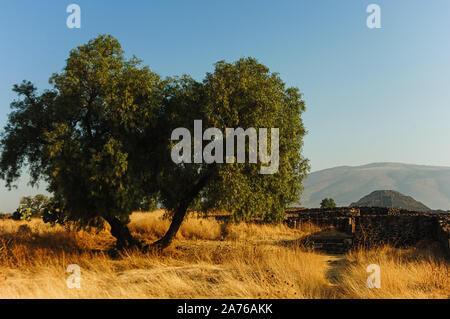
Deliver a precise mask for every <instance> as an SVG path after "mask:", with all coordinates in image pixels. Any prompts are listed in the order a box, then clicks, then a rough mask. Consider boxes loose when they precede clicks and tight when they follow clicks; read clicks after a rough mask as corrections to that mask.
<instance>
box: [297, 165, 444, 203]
mask: <svg viewBox="0 0 450 319" xmlns="http://www.w3.org/2000/svg"><path fill="white" fill-rule="evenodd" d="M303 186H304V191H303V194H302V195H301V197H300V205H299V204H295V205H296V206H304V207H319V206H320V202H321V201H322V199H324V198H325V197H331V198H333V199H334V201H335V202H336V204H337V205H338V206H348V205H350V203H353V202H355V201H357V200H358V199H360V198H361V197H363V196H365V195H367V194H370V193H371V192H373V191H376V190H380V189H392V190H396V191H398V192H401V193H403V194H408V195H410V196H412V197H413V198H415V199H416V200H418V201H420V202H422V203H423V204H424V205H426V206H428V207H430V208H432V209H443V210H449V209H450V167H439V166H424V165H410V164H401V163H373V164H368V165H363V166H340V167H335V168H330V169H325V170H321V171H317V172H313V173H311V174H309V175H308V177H307V179H306V180H305V182H304V184H303Z"/></svg>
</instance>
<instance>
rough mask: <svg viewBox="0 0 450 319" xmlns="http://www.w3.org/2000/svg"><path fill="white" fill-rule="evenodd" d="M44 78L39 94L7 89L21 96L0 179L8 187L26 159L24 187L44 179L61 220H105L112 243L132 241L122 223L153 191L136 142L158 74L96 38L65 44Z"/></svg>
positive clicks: (112, 42) (26, 85)
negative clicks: (58, 66) (59, 63)
mask: <svg viewBox="0 0 450 319" xmlns="http://www.w3.org/2000/svg"><path fill="white" fill-rule="evenodd" d="M50 83H51V84H52V86H53V88H52V89H51V90H48V91H45V92H43V93H42V94H38V93H37V89H36V88H35V87H34V86H33V85H32V83H31V82H26V81H24V82H23V83H22V84H20V85H15V86H14V89H13V90H14V91H15V92H16V93H17V94H18V95H19V97H20V98H21V99H20V100H18V101H15V102H13V103H12V104H11V107H12V109H13V112H12V113H11V114H10V115H9V121H8V123H7V125H6V127H5V130H4V132H3V134H2V137H1V157H0V173H1V177H2V178H3V179H5V180H6V184H7V186H8V187H11V186H12V185H13V182H14V181H15V180H16V179H17V178H18V177H19V176H20V174H21V169H22V167H24V166H25V164H28V165H29V169H30V176H31V184H35V183H37V182H38V181H39V180H41V179H42V180H45V181H46V182H47V183H48V190H49V192H51V193H53V194H54V195H55V200H56V201H58V203H59V206H60V207H61V208H64V210H63V211H64V213H65V214H66V217H67V218H66V219H67V220H69V221H72V222H75V223H77V224H78V225H80V226H98V227H102V226H103V221H104V220H106V221H107V222H108V223H109V224H110V226H111V233H112V235H113V236H115V237H116V238H117V245H118V246H119V247H125V246H131V245H138V244H139V243H138V242H137V241H136V240H135V239H134V238H133V237H132V236H131V234H130V232H129V230H128V228H126V226H125V225H126V223H127V221H128V218H129V215H130V213H131V212H132V211H133V210H135V209H137V208H138V207H139V204H140V203H141V200H142V198H144V196H148V195H149V194H152V191H153V189H152V187H151V185H152V183H150V182H149V180H151V179H152V176H150V175H151V172H147V171H146V170H145V168H146V166H147V163H145V161H147V160H149V156H148V154H143V153H141V151H140V148H141V147H140V145H141V144H142V138H143V137H145V138H148V137H149V136H148V134H145V132H146V130H147V129H148V128H149V127H151V125H152V120H153V118H154V116H153V112H155V111H157V108H158V107H159V106H160V102H159V100H160V93H159V91H160V89H161V88H162V81H161V79H160V77H159V76H158V75H157V74H156V73H153V72H151V71H150V70H149V69H148V68H147V67H141V65H140V61H139V60H138V59H136V58H135V57H133V58H131V59H129V60H126V59H125V58H124V56H123V51H122V49H121V46H120V44H119V42H118V41H117V40H116V39H114V38H113V37H111V36H104V35H101V36H99V37H97V38H95V39H93V40H91V41H89V42H88V43H87V44H86V45H83V46H79V47H78V48H76V49H73V50H72V51H71V52H70V56H69V58H68V59H67V63H66V66H65V67H64V69H63V71H62V72H61V73H55V74H53V76H52V77H51V79H50ZM144 163H145V166H143V164H144ZM144 181H145V183H144Z"/></svg>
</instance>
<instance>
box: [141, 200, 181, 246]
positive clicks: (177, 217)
mask: <svg viewBox="0 0 450 319" xmlns="http://www.w3.org/2000/svg"><path fill="white" fill-rule="evenodd" d="M188 206H189V205H181V207H179V208H177V209H176V210H175V211H174V215H173V218H172V223H171V224H170V227H169V230H168V231H167V232H166V234H165V235H164V236H163V237H162V238H161V239H159V240H157V241H156V242H154V243H153V244H151V246H150V247H154V248H157V249H159V250H162V249H164V248H167V247H168V246H170V244H171V243H172V241H173V239H174V238H175V236H176V234H177V232H178V230H179V229H180V226H181V224H182V223H183V220H184V216H186V213H187V209H188Z"/></svg>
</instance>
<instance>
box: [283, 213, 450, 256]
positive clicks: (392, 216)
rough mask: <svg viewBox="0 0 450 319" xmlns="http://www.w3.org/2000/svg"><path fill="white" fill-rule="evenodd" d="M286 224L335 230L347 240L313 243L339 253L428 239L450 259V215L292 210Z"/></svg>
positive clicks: (408, 244) (317, 239) (286, 216)
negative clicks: (351, 249)
mask: <svg viewBox="0 0 450 319" xmlns="http://www.w3.org/2000/svg"><path fill="white" fill-rule="evenodd" d="M284 222H285V223H286V224H287V225H288V226H290V227H297V226H298V225H299V224H301V223H308V222H309V223H313V224H317V225H319V226H334V228H335V229H336V230H337V231H339V232H341V233H343V234H345V235H344V237H343V238H340V239H339V238H328V239H326V238H325V239H324V238H322V239H320V238H313V239H312V242H315V245H316V246H317V245H319V247H321V246H322V247H324V248H325V250H332V251H336V252H337V253H339V252H344V251H345V250H348V249H349V248H351V247H353V246H364V247H370V246H373V245H379V244H391V245H393V246H396V247H405V246H410V245H414V244H416V243H418V242H419V241H420V240H424V239H428V240H432V241H437V242H439V243H440V244H441V245H442V247H443V249H444V251H445V252H446V253H447V254H449V255H450V214H449V213H424V212H415V211H410V210H407V209H399V208H385V207H337V208H313V209H306V208H288V209H287V210H286V214H285V220H284ZM326 245H328V246H326ZM327 247H328V248H330V249H327Z"/></svg>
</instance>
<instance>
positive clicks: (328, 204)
mask: <svg viewBox="0 0 450 319" xmlns="http://www.w3.org/2000/svg"><path fill="white" fill-rule="evenodd" d="M333 207H336V203H335V202H334V199H332V198H324V199H323V200H322V201H321V202H320V208H333Z"/></svg>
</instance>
